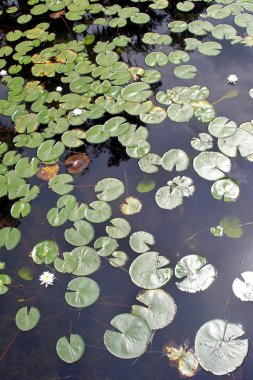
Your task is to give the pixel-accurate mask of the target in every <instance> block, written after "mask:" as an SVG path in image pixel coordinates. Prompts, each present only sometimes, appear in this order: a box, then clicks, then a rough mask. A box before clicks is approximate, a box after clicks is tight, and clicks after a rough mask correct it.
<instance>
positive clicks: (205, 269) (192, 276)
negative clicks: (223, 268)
mask: <svg viewBox="0 0 253 380" xmlns="http://www.w3.org/2000/svg"><path fill="white" fill-rule="evenodd" d="M175 276H176V277H177V278H183V280H182V281H181V282H176V285H177V287H178V288H179V289H180V290H182V291H184V292H189V293H196V292H199V291H201V290H206V289H207V288H209V286H211V285H212V283H213V282H214V280H215V278H216V269H215V268H214V266H213V265H211V264H207V260H206V259H205V258H204V257H202V256H198V255H188V256H185V257H183V258H182V259H181V260H180V261H179V262H178V263H177V265H176V267H175Z"/></svg>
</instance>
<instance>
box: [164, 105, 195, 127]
mask: <svg viewBox="0 0 253 380" xmlns="http://www.w3.org/2000/svg"><path fill="white" fill-rule="evenodd" d="M167 114H168V117H169V118H170V119H171V120H173V121H176V122H178V123H183V122H186V121H189V120H190V119H191V118H192V117H193V115H194V108H193V107H192V106H191V105H190V104H188V103H185V104H174V103H173V104H171V105H170V106H169V107H168V109H167Z"/></svg>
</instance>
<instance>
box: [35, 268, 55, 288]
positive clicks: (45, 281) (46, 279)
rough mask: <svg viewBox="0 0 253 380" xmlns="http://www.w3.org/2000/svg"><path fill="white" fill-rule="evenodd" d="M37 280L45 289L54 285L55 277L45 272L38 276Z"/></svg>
mask: <svg viewBox="0 0 253 380" xmlns="http://www.w3.org/2000/svg"><path fill="white" fill-rule="evenodd" d="M39 280H40V285H45V287H46V288H47V287H48V285H54V280H55V276H54V274H53V273H51V272H48V271H46V272H43V273H42V274H41V275H40V278H39Z"/></svg>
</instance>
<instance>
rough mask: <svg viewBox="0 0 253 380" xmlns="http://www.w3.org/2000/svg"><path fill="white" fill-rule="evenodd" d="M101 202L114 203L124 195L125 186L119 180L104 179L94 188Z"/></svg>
mask: <svg viewBox="0 0 253 380" xmlns="http://www.w3.org/2000/svg"><path fill="white" fill-rule="evenodd" d="M94 190H95V192H96V193H99V194H97V197H98V199H99V200H101V201H107V202H109V201H113V200H115V199H117V198H119V197H120V196H121V195H122V194H123V193H124V184H123V183H122V182H121V181H120V180H119V179H117V178H104V179H102V180H100V181H98V182H97V184H96V186H95V188H94Z"/></svg>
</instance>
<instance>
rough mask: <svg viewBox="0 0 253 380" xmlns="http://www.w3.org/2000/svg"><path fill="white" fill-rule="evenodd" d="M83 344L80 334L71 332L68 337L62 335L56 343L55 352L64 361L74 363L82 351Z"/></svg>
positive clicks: (81, 354)
mask: <svg viewBox="0 0 253 380" xmlns="http://www.w3.org/2000/svg"><path fill="white" fill-rule="evenodd" d="M84 348H85V344H84V341H83V339H82V338H81V336H80V335H77V334H71V335H70V337H69V341H68V339H67V338H66V337H65V336H63V337H61V338H60V339H58V341H57V343H56V352H57V354H58V356H59V357H60V358H61V359H62V360H63V361H64V362H65V363H69V364H70V363H75V362H77V361H78V360H79V359H81V357H82V356H83V353H84Z"/></svg>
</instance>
